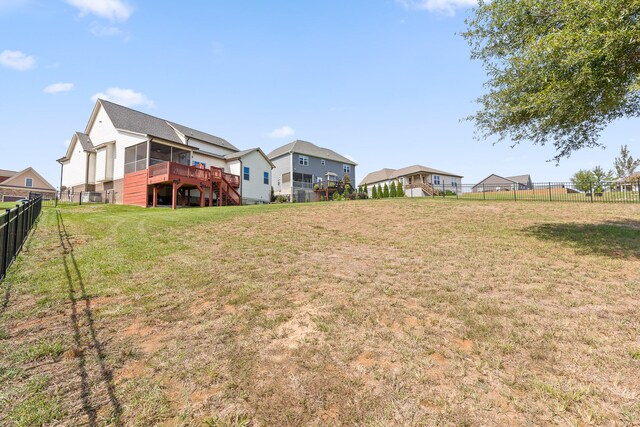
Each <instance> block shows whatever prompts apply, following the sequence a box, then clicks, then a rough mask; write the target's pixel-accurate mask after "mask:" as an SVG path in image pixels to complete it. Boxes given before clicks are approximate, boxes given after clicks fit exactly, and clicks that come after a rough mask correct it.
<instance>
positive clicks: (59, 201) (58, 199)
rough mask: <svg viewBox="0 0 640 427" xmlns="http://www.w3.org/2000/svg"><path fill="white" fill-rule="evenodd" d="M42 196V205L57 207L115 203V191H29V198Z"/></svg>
mask: <svg viewBox="0 0 640 427" xmlns="http://www.w3.org/2000/svg"><path fill="white" fill-rule="evenodd" d="M34 197H42V205H43V206H47V207H57V206H59V205H85V204H100V203H103V204H104V203H115V202H116V192H115V191H80V192H77V193H70V192H68V191H58V192H56V193H54V194H51V193H49V194H40V193H29V198H30V199H32V198H34Z"/></svg>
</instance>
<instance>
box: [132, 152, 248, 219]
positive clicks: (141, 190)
mask: <svg viewBox="0 0 640 427" xmlns="http://www.w3.org/2000/svg"><path fill="white" fill-rule="evenodd" d="M166 186H171V189H172V197H171V199H172V206H171V207H172V208H173V209H175V208H176V207H177V205H178V196H181V199H182V203H181V204H182V206H185V200H187V199H188V200H191V197H190V195H191V190H194V189H195V190H198V191H199V193H200V206H202V207H204V206H205V200H206V195H207V194H208V196H209V206H213V195H214V194H215V195H216V198H217V200H216V204H217V205H218V206H224V205H240V204H242V197H241V196H240V194H239V193H238V191H237V189H238V188H240V177H239V176H238V175H233V174H229V173H225V172H224V171H223V170H222V169H220V168H216V167H211V168H209V169H205V168H203V167H197V166H187V165H182V164H179V163H173V162H164V163H158V164H155V165H151V166H149V168H148V169H145V170H144V171H138V172H134V173H130V174H127V175H125V186H124V200H125V203H126V204H133V205H138V206H145V207H146V206H147V203H148V202H147V197H148V194H149V189H151V194H152V196H153V197H152V200H153V202H152V206H153V207H156V206H157V204H158V194H159V193H160V190H161V189H162V188H163V187H166ZM150 187H151V188H150ZM127 202H128V203H127Z"/></svg>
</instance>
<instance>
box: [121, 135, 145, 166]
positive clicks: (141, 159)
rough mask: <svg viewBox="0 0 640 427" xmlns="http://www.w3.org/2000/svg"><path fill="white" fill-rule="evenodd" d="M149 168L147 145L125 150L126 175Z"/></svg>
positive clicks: (134, 146)
mask: <svg viewBox="0 0 640 427" xmlns="http://www.w3.org/2000/svg"><path fill="white" fill-rule="evenodd" d="M146 168H147V143H146V142H143V143H142V144H138V145H133V146H131V147H127V148H125V149H124V173H131V172H138V171H141V170H145V169H146Z"/></svg>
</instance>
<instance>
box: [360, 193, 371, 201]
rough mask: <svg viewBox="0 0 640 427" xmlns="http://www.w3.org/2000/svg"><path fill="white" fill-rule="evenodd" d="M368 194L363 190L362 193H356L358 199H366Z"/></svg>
mask: <svg viewBox="0 0 640 427" xmlns="http://www.w3.org/2000/svg"><path fill="white" fill-rule="evenodd" d="M368 198H369V195H368V194H367V193H365V192H364V191H363V192H362V193H358V199H360V200H364V199H368Z"/></svg>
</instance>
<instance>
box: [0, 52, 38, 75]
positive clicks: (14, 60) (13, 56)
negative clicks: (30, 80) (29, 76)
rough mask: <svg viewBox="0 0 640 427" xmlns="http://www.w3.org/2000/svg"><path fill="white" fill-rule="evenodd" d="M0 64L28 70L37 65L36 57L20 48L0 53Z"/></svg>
mask: <svg viewBox="0 0 640 427" xmlns="http://www.w3.org/2000/svg"><path fill="white" fill-rule="evenodd" d="M0 65H2V66H4V67H8V68H13V69H14V70H20V71H24V70H28V69H30V68H33V67H34V66H35V65H36V59H35V58H34V57H33V56H29V55H27V54H25V53H22V52H20V51H19V50H4V51H2V53H0Z"/></svg>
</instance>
